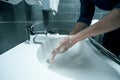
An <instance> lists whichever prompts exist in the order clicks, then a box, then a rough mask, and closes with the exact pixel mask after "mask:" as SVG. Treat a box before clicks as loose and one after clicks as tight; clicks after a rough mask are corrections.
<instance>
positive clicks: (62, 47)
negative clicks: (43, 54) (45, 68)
mask: <svg viewBox="0 0 120 80" xmlns="http://www.w3.org/2000/svg"><path fill="white" fill-rule="evenodd" d="M74 44H75V43H74V42H73V36H67V37H66V38H64V39H63V40H62V41H61V42H60V44H59V45H58V46H57V47H56V48H55V49H54V50H53V52H52V56H51V58H50V60H49V61H50V63H53V61H54V58H55V56H56V55H57V54H58V53H64V52H65V51H67V50H68V49H69V48H71V47H72V46H73V45H74Z"/></svg>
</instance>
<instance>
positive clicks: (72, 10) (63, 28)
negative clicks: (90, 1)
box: [27, 0, 107, 34]
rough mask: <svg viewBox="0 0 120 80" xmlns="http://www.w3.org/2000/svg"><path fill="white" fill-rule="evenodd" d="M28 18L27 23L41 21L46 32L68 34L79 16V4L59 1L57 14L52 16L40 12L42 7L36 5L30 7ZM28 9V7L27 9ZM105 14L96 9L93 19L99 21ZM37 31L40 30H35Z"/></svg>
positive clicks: (77, 2)
mask: <svg viewBox="0 0 120 80" xmlns="http://www.w3.org/2000/svg"><path fill="white" fill-rule="evenodd" d="M29 7H31V8H30V13H29V14H31V15H30V18H29V19H28V21H31V22H32V23H35V22H37V21H42V23H41V24H43V26H40V27H45V28H46V29H47V30H48V31H53V32H58V33H61V34H69V32H70V31H71V30H72V29H73V27H74V25H75V23H76V21H77V19H78V17H79V14H80V2H79V0H60V4H59V7H58V12H57V14H56V15H53V14H52V12H50V11H42V7H40V6H38V5H32V6H31V5H30V6H29ZM27 8H28V7H27ZM106 13H107V12H106V11H103V10H100V9H98V8H97V7H96V11H95V14H94V17H93V19H101V18H102V17H103V16H104V15H105V14H106ZM37 29H38V30H39V29H40V28H37Z"/></svg>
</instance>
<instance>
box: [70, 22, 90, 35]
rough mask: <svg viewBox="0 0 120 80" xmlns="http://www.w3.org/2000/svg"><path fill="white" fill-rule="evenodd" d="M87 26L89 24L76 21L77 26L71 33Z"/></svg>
mask: <svg viewBox="0 0 120 80" xmlns="http://www.w3.org/2000/svg"><path fill="white" fill-rule="evenodd" d="M86 27H88V25H87V24H85V23H83V22H78V23H76V25H75V28H74V29H73V30H72V31H71V33H70V35H73V34H76V33H78V32H80V31H81V30H83V29H85V28H86Z"/></svg>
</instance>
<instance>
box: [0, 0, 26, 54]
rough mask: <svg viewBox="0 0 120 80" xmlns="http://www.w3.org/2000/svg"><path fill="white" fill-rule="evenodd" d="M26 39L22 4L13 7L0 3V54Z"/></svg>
mask: <svg viewBox="0 0 120 80" xmlns="http://www.w3.org/2000/svg"><path fill="white" fill-rule="evenodd" d="M21 6H22V7H21ZM27 38H28V35H27V29H26V23H25V11H24V2H21V3H19V4H18V5H14V6H13V5H11V4H8V3H5V2H2V1H0V54H2V53H4V52H5V51H7V50H9V49H11V48H12V47H15V46H16V45H18V44H20V43H21V42H23V41H25V40H27Z"/></svg>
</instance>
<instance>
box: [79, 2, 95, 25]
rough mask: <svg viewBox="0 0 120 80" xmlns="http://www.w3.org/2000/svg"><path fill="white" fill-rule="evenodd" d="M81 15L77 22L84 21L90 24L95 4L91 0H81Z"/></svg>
mask: <svg viewBox="0 0 120 80" xmlns="http://www.w3.org/2000/svg"><path fill="white" fill-rule="evenodd" d="M80 3H81V6H80V16H79V18H78V20H77V22H84V23H86V24H88V25H90V23H91V20H92V18H93V15H94V11H95V5H94V4H93V3H92V2H91V1H90V0H80Z"/></svg>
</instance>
